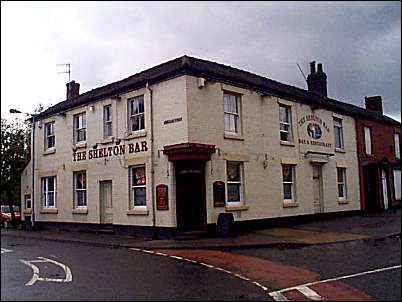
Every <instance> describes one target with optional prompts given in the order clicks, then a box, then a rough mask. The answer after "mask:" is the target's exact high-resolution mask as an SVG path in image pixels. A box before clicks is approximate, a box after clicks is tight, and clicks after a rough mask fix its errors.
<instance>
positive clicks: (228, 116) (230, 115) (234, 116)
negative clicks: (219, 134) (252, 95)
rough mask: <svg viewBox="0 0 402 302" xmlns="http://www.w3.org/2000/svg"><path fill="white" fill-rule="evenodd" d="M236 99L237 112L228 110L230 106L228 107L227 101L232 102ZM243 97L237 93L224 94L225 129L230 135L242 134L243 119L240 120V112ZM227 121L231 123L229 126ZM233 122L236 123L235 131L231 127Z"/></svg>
mask: <svg viewBox="0 0 402 302" xmlns="http://www.w3.org/2000/svg"><path fill="white" fill-rule="evenodd" d="M232 98H234V101H235V111H230V109H228V107H229V106H227V105H226V101H227V100H232ZM240 106H241V97H240V95H238V94H235V93H229V92H224V93H223V112H224V118H223V122H224V129H225V132H227V133H230V134H240V133H241V131H240V129H241V118H240V112H241V110H240V109H241V108H240ZM226 121H228V122H229V124H227V123H226ZM231 121H233V122H234V129H232V127H231Z"/></svg>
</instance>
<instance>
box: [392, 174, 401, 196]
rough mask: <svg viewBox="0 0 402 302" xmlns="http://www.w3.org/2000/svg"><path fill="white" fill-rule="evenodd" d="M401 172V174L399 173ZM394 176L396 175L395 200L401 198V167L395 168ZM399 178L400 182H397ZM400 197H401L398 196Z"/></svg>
mask: <svg viewBox="0 0 402 302" xmlns="http://www.w3.org/2000/svg"><path fill="white" fill-rule="evenodd" d="M397 174H399V175H397ZM393 176H394V196H395V200H398V201H400V200H401V170H400V169H393ZM397 180H399V183H398V182H397ZM398 197H399V198H398Z"/></svg>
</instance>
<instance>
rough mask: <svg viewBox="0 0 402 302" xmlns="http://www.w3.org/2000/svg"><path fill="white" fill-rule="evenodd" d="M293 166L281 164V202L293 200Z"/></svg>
mask: <svg viewBox="0 0 402 302" xmlns="http://www.w3.org/2000/svg"><path fill="white" fill-rule="evenodd" d="M295 179H296V177H295V166H294V165H282V183H283V202H284V203H287V202H295V201H296V200H295Z"/></svg>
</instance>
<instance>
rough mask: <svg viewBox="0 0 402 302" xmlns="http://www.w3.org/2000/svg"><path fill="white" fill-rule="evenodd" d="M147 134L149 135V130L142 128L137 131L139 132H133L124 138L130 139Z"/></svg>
mask: <svg viewBox="0 0 402 302" xmlns="http://www.w3.org/2000/svg"><path fill="white" fill-rule="evenodd" d="M145 136H147V131H146V130H140V131H137V132H131V133H130V134H127V135H126V137H125V138H124V139H126V140H129V139H133V138H139V137H145Z"/></svg>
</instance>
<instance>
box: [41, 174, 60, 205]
mask: <svg viewBox="0 0 402 302" xmlns="http://www.w3.org/2000/svg"><path fill="white" fill-rule="evenodd" d="M41 182H42V184H41V187H42V207H43V208H55V207H56V176H49V177H42V180H41Z"/></svg>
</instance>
